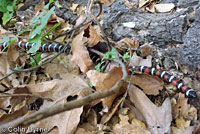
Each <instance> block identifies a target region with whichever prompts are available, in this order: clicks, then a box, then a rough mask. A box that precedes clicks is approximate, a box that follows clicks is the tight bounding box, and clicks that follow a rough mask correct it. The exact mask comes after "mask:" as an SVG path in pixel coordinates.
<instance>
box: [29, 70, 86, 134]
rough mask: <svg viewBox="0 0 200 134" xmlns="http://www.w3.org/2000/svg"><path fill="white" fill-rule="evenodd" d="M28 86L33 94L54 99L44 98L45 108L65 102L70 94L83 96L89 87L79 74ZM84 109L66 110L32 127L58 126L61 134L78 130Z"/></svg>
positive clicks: (49, 128)
mask: <svg viewBox="0 0 200 134" xmlns="http://www.w3.org/2000/svg"><path fill="white" fill-rule="evenodd" d="M67 77H68V78H67ZM27 88H28V89H29V91H30V92H32V93H33V94H36V95H39V96H42V97H45V98H51V99H53V100H54V101H53V102H49V101H47V100H44V103H43V105H42V106H41V108H45V107H51V106H52V105H56V104H64V103H66V100H67V99H66V98H67V97H69V96H72V97H73V96H78V99H79V98H81V97H82V96H81V92H82V91H83V90H84V89H85V88H88V85H87V84H86V83H85V82H84V81H83V80H82V79H81V78H79V77H78V76H76V75H70V74H68V75H67V76H65V80H52V81H46V82H43V83H39V84H36V85H27ZM82 111H83V107H80V108H76V109H73V110H70V111H66V112H63V113H61V114H57V115H55V116H52V117H48V118H47V119H44V120H41V121H39V122H37V123H35V124H33V125H31V126H30V127H34V128H41V127H42V128H46V129H48V130H51V129H52V128H54V127H58V132H59V134H71V133H74V132H75V131H76V128H77V126H78V124H79V121H80V116H81V113H82Z"/></svg>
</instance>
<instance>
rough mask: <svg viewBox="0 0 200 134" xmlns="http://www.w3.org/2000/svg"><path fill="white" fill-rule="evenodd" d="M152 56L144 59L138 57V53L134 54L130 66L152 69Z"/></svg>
mask: <svg viewBox="0 0 200 134" xmlns="http://www.w3.org/2000/svg"><path fill="white" fill-rule="evenodd" d="M151 59H152V56H147V58H146V59H143V58H142V57H140V56H137V54H136V53H133V56H132V57H131V59H130V66H147V67H151V66H152V62H151Z"/></svg>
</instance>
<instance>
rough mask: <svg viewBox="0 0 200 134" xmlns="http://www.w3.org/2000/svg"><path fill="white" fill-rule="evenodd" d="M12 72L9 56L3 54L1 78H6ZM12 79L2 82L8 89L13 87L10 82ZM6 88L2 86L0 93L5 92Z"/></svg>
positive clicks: (0, 67)
mask: <svg viewBox="0 0 200 134" xmlns="http://www.w3.org/2000/svg"><path fill="white" fill-rule="evenodd" d="M10 72H11V70H10V65H9V63H8V59H7V55H6V53H2V54H1V55H0V78H2V77H4V76H6V75H7V74H9V73H10ZM9 79H10V77H8V78H6V79H3V80H2V81H1V82H2V83H3V84H4V85H6V86H7V87H10V86H11V83H10V81H9ZM4 90H5V87H4V86H2V85H0V91H4Z"/></svg>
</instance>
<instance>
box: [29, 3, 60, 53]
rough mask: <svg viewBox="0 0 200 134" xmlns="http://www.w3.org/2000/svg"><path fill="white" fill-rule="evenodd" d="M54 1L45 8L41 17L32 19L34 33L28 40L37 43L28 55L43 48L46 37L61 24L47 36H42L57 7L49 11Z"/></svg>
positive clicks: (54, 27) (48, 32)
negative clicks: (42, 44) (42, 43)
mask: <svg viewBox="0 0 200 134" xmlns="http://www.w3.org/2000/svg"><path fill="white" fill-rule="evenodd" d="M53 1H54V0H50V1H49V3H48V4H47V5H45V6H44V9H45V10H43V11H42V12H41V13H40V15H39V16H36V17H34V18H33V19H32V30H31V31H32V32H31V34H30V35H29V37H28V39H29V42H31V43H35V44H36V45H34V46H33V47H32V48H31V49H30V50H29V51H28V53H35V52H36V51H37V50H39V48H40V46H41V42H42V41H43V40H44V38H45V36H47V35H48V34H50V33H51V32H52V31H53V30H54V29H56V28H57V27H58V26H59V25H60V23H58V24H56V25H55V26H53V27H52V28H51V29H50V30H49V31H47V32H46V34H44V35H42V31H43V30H44V29H45V27H46V25H47V22H48V19H49V17H50V16H51V15H52V13H53V11H54V9H55V6H53V7H52V8H51V9H50V10H48V11H47V9H48V8H49V5H50V4H51V3H52V2H53Z"/></svg>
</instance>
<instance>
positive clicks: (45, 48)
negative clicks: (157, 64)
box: [0, 42, 197, 98]
mask: <svg viewBox="0 0 200 134" xmlns="http://www.w3.org/2000/svg"><path fill="white" fill-rule="evenodd" d="M34 45H35V44H34V43H29V42H15V43H14V46H15V48H23V49H25V50H29V49H30V48H32V47H33V46H34ZM7 47H8V43H7V42H4V43H0V50H1V51H2V50H5V49H6V48H7ZM63 47H64V46H61V45H57V44H55V45H48V44H42V45H41V46H40V49H39V51H41V52H60V51H61V50H62V48H63ZM70 51H71V47H70V46H69V47H67V48H66V49H65V50H64V53H66V54H67V55H68V54H69V53H70ZM129 71H130V72H132V71H140V72H142V73H145V74H149V75H155V76H158V77H159V78H161V79H164V80H165V81H167V82H170V83H172V84H173V85H174V86H176V87H177V88H178V89H180V90H181V91H182V92H183V93H185V94H186V96H188V97H192V98H196V97H197V95H196V92H195V91H194V90H193V89H192V88H190V87H188V86H187V85H184V84H183V83H182V82H181V81H180V80H179V79H177V78H176V77H174V76H173V75H170V74H168V73H167V72H165V71H162V70H157V69H155V68H151V67H147V66H134V67H131V68H129Z"/></svg>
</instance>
